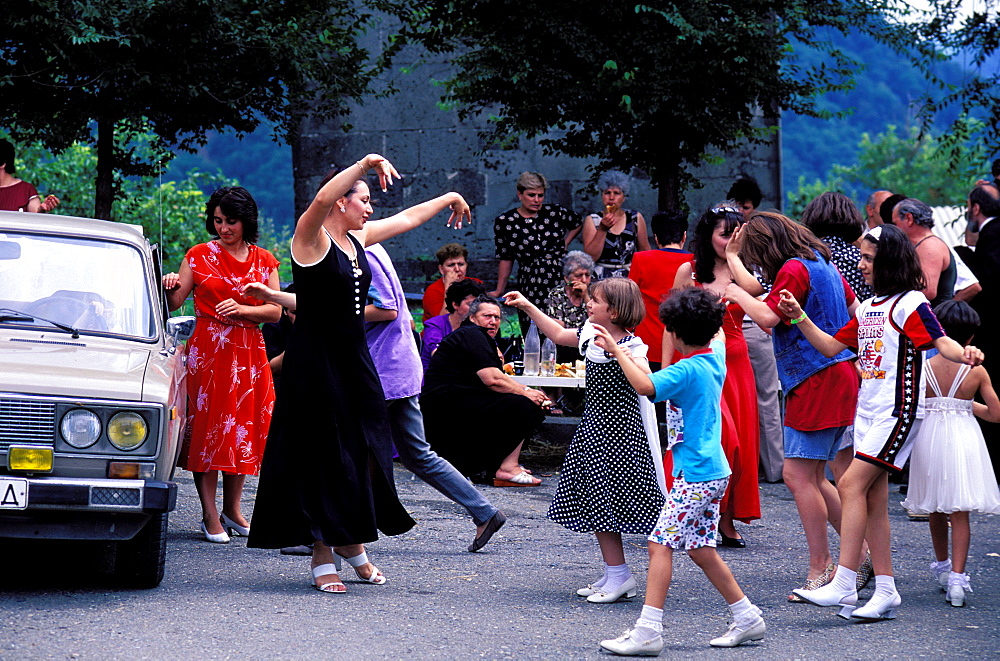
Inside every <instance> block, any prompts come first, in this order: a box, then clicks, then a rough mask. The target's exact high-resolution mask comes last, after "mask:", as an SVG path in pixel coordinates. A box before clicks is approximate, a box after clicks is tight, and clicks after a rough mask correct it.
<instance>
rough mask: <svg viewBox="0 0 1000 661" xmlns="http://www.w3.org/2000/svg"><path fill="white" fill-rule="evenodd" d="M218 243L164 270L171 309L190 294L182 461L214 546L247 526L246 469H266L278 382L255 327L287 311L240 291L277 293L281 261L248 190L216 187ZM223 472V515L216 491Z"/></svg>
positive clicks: (211, 226)
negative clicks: (264, 242) (260, 241)
mask: <svg viewBox="0 0 1000 661" xmlns="http://www.w3.org/2000/svg"><path fill="white" fill-rule="evenodd" d="M205 231H207V232H208V233H209V235H211V236H214V237H216V238H215V239H214V240H213V241H209V242H208V243H202V244H200V245H197V246H195V247H194V248H191V250H189V251H188V253H187V254H186V255H185V256H184V261H183V262H182V263H181V266H180V269H179V272H178V273H168V274H166V275H164V276H163V287H164V289H166V290H167V301H168V302H169V305H170V309H171V310H176V309H177V308H179V307H180V306H181V305H183V304H184V300H185V299H186V298H187V297H188V295H190V294H192V293H193V294H194V307H195V315H196V316H197V317H198V323H197V325H196V326H195V330H194V335H192V336H191V340H190V341H189V342H188V359H187V366H188V377H187V386H188V416H189V430H190V434H191V437H190V443H189V444H187V445H186V446H185V449H184V451H183V454H182V455H181V463H180V465H181V467H182V468H186V469H187V470H189V471H191V472H192V473H194V484H195V487H197V489H198V497H199V498H200V499H201V510H202V522H201V532H202V534H203V535H205V539H206V540H208V541H210V542H215V543H218V544H225V543H226V542H228V541H229V535H228V534H226V530H227V529H228V530H230V531H232V532H234V533H236V534H239V535H247V534H249V532H250V524H249V522H247V520H246V518H245V517H244V516H243V513H242V512H241V508H240V500H241V498H242V496H243V483H244V481H245V480H246V476H247V475H256V474H257V473H258V472H260V462H261V457H262V456H263V454H264V442H265V440H266V439H267V430H268V427H269V426H270V424H271V412H272V409H273V408H274V385H273V383H272V382H271V368H270V367H269V366H268V363H267V352H266V350H265V349H264V337H263V335H261V332H260V328H259V324H261V323H266V322H274V321H278V319H279V318H281V307H280V306H279V305H277V304H274V303H264V302H262V301H260V300H258V299H255V298H253V297H251V296H248V295H246V294H244V293H243V288H244V287H245V286H246V285H248V284H250V283H252V282H259V283H263V284H266V285H267V286H268V287H270V288H272V289H279V288H280V285H279V283H278V260H277V259H275V257H274V255H272V254H271V253H269V252H268V251H267V250H264V249H263V248H261V247H259V246H257V245H255V244H256V242H257V234H258V231H257V203H256V202H254V199H253V197H251V195H250V193H249V192H248V191H247V190H246V189H245V188H240V187H239V186H234V187H225V188H220V189H219V190H217V191H215V192H214V193H212V197H211V198H210V199H209V200H208V204H206V205H205ZM220 470H221V471H222V472H223V476H222V514H221V516H220V514H219V511H218V509H217V508H216V503H215V492H216V487H217V485H218V480H219V471H220Z"/></svg>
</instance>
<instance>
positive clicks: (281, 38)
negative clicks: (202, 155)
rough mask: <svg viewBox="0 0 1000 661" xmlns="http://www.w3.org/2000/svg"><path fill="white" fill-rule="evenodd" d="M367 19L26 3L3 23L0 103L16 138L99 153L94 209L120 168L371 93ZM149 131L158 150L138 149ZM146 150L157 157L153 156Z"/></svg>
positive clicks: (227, 8)
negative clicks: (363, 35)
mask: <svg viewBox="0 0 1000 661" xmlns="http://www.w3.org/2000/svg"><path fill="white" fill-rule="evenodd" d="M368 20H369V16H368V14H366V13H365V12H364V11H359V6H358V4H357V3H332V2H329V1H328V0H285V1H283V2H259V3H247V2H243V1H242V0H146V1H144V2H135V1H134V0H86V1H80V0H18V1H16V2H7V3H4V19H3V21H2V23H0V98H3V100H4V106H5V110H4V119H3V120H0V126H2V127H5V128H8V129H11V130H12V132H13V134H14V135H15V136H16V142H18V143H25V142H32V141H35V140H39V141H41V142H43V143H44V144H45V145H46V146H47V147H49V148H52V149H56V150H61V149H66V148H68V147H70V145H73V144H74V143H78V142H79V143H84V144H90V145H95V146H96V148H97V150H96V153H97V161H98V162H97V173H98V174H97V180H96V196H95V203H96V207H95V210H94V215H96V216H97V217H99V218H110V217H111V212H112V200H113V198H114V196H115V194H116V193H117V194H119V195H120V194H122V193H123V192H124V191H122V190H121V189H118V190H116V188H115V178H114V174H115V173H118V174H120V175H124V176H132V175H142V176H147V175H151V174H155V173H159V172H161V171H162V168H163V167H164V166H165V164H166V162H167V161H169V159H170V157H171V152H170V151H169V150H170V149H173V148H179V149H191V148H193V147H195V146H197V145H198V144H200V143H201V142H203V141H204V136H205V133H206V131H209V130H225V129H230V128H231V129H234V130H235V131H236V132H237V133H238V134H244V133H248V132H250V131H253V130H254V129H255V128H256V127H257V126H258V125H259V124H260V123H261V121H264V120H267V121H270V122H272V123H273V124H274V125H275V127H276V131H277V133H278V135H279V136H284V135H286V134H287V133H288V132H289V131H290V130H292V129H293V128H294V126H295V121H296V118H297V117H298V116H300V114H301V113H302V112H304V111H305V110H307V109H308V110H309V111H311V112H313V113H316V114H320V115H323V114H328V115H329V114H334V113H336V112H339V111H341V109H342V108H343V105H342V102H343V100H344V99H347V98H350V99H360V98H361V97H362V96H363V95H365V94H366V93H368V91H369V90H368V82H367V81H368V80H369V77H368V73H369V72H368V71H367V70H366V69H365V65H364V63H365V61H366V58H367V53H366V52H365V51H364V50H363V49H361V48H358V47H357V45H356V43H355V36H356V34H357V33H358V32H359V31H360V30H361V29H363V27H364V25H365V23H366V22H367V21H368ZM145 134H150V135H151V136H152V138H151V144H150V145H148V147H151V149H141V150H140V149H137V147H136V145H135V139H136V137H137V136H140V135H145ZM140 154H144V155H146V156H148V158H143V157H142V156H140Z"/></svg>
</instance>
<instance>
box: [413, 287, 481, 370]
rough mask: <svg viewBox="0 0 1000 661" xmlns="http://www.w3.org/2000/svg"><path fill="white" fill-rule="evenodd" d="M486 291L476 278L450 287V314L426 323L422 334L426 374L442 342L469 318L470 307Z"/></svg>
mask: <svg viewBox="0 0 1000 661" xmlns="http://www.w3.org/2000/svg"><path fill="white" fill-rule="evenodd" d="M485 291H486V288H485V287H483V284H482V283H481V282H480V281H479V280H476V279H474V278H465V279H464V280H459V281H458V282H456V283H455V284H453V285H451V286H450V287H448V291H447V292H446V293H445V295H444V307H445V309H446V310H447V311H448V312H447V313H446V314H441V315H438V316H436V317H431V318H430V319H428V320H427V321H425V322H424V330H423V332H421V333H420V337H421V340H422V341H423V344H422V346H421V347H420V362H422V363H423V364H424V371H425V372H426V371H427V366H428V365H429V364H430V362H431V356H432V355H434V352H435V351H436V350H437V348H438V345H439V344H441V340H443V339H444V338H445V337H446V336H447V335H450V334H451V332H452V331H454V330H456V329H458V327H459V326H461V325H462V322H463V321H465V320H466V319H467V318H468V317H469V305H470V304H471V303H472V301H474V300H476V297H477V296H479V295H480V294H482V293H483V292H485Z"/></svg>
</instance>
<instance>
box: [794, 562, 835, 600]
mask: <svg viewBox="0 0 1000 661" xmlns="http://www.w3.org/2000/svg"><path fill="white" fill-rule="evenodd" d="M836 571H837V565H835V564H833V563H830V564H828V565H827V566H826V569H824V570H823V573H822V574H820V575H819V576H817V577H816V578H807V579H806V582H805V583H803V584H802V588H801V589H803V590H815V589H816V588H821V587H823V586H824V585H826V584H827V583H829V582H830V581H832V580H833V574H834V572H836ZM788 601H790V602H792V603H793V604H805V603H808V602H807V601H806V600H805V599H803V598H802V597H800V596H799V595H797V594H795V593H794V592H793V593H792V594H790V595H788Z"/></svg>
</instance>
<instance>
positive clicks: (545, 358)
mask: <svg viewBox="0 0 1000 661" xmlns="http://www.w3.org/2000/svg"><path fill="white" fill-rule="evenodd" d="M541 374H542V376H555V375H556V343H555V342H553V341H552V340H551V339H549V338H545V342H544V343H542V365H541Z"/></svg>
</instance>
